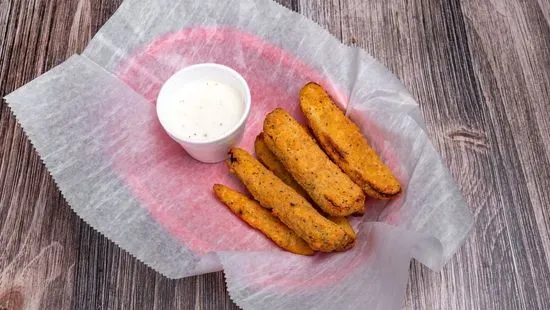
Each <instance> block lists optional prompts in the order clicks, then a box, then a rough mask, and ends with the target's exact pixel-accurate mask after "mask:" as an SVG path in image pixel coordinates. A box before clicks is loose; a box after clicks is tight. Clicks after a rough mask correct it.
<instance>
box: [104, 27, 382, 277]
mask: <svg viewBox="0 0 550 310" xmlns="http://www.w3.org/2000/svg"><path fill="white" fill-rule="evenodd" d="M204 62H213V63H219V64H223V65H226V66H229V67H231V68H233V69H235V70H236V71H238V72H239V73H240V74H242V75H243V77H244V78H245V79H246V81H247V82H248V84H249V86H250V90H251V94H252V107H251V112H250V117H249V121H248V123H247V128H246V132H245V135H244V138H243V140H242V141H241V143H240V145H239V146H240V147H242V148H244V149H246V150H248V151H250V152H251V153H252V152H253V142H254V139H255V137H256V135H257V134H258V133H260V131H261V128H262V123H263V119H264V117H265V115H266V114H267V113H268V112H270V111H271V110H273V109H274V108H276V107H283V108H284V109H286V110H287V111H289V112H290V113H291V114H292V115H294V116H295V117H296V118H297V119H298V120H299V121H302V122H303V116H302V115H301V112H300V109H299V105H298V101H299V99H298V93H299V90H300V88H301V87H302V86H303V85H304V84H305V83H307V82H309V81H315V82H317V83H320V84H322V85H323V86H324V87H325V88H327V89H328V91H329V92H330V93H331V95H332V96H333V97H334V98H337V99H338V101H340V102H347V98H346V96H345V94H343V92H341V91H337V90H336V88H335V87H334V85H333V84H332V82H331V81H329V80H327V79H326V77H324V76H323V75H322V74H321V73H319V72H318V71H317V70H316V69H314V68H312V67H311V66H309V65H307V64H306V63H305V62H304V61H302V60H300V59H298V58H297V57H295V56H294V55H291V54H289V53H288V52H286V51H285V50H283V49H281V48H279V47H277V46H275V45H273V44H271V43H268V42H267V41H265V40H263V39H261V38H259V37H256V36H253V35H250V34H248V33H243V32H241V31H238V30H235V29H230V28H208V27H206V28H191V29H186V30H182V31H179V32H176V33H171V34H167V35H164V36H163V37H161V38H159V39H157V40H155V41H153V42H152V43H151V44H149V45H148V46H146V47H145V48H144V49H142V50H140V51H138V52H137V53H136V54H134V55H133V57H131V58H130V59H129V60H127V61H126V62H125V63H123V64H122V66H120V68H119V70H118V72H117V76H118V77H119V78H120V79H121V80H122V81H123V82H125V83H126V84H127V85H128V86H130V87H131V88H132V89H133V90H134V91H136V92H137V93H139V94H140V95H142V96H143V97H145V98H146V99H147V100H148V101H150V102H151V103H154V102H155V100H156V97H157V95H158V93H159V91H160V88H161V86H162V84H163V83H164V82H165V81H166V80H167V79H168V78H169V77H170V76H171V75H172V74H174V73H175V72H176V71H178V70H180V69H182V68H184V67H187V66H189V65H192V64H196V63H204ZM135 117H136V119H137V118H139V117H140V116H139V115H135ZM129 123H131V120H128V121H127V122H126V123H124V124H114V126H131V124H129ZM134 134H135V136H133V137H132V139H134V140H135V139H140V138H142V139H143V140H147V141H148V144H145V145H146V146H147V147H146V149H133V150H129V151H128V152H127V153H126V154H124V155H123V156H114V157H115V167H116V169H117V170H118V173H119V174H120V176H121V178H122V179H123V180H124V182H125V183H126V184H127V185H128V187H129V188H130V189H131V190H132V192H133V193H134V194H135V195H136V196H137V197H138V199H140V201H142V202H143V205H144V206H146V207H147V208H148V211H149V213H150V214H151V216H152V217H153V218H154V219H155V220H156V221H157V222H158V223H160V224H161V225H162V226H163V227H164V228H165V229H166V230H167V231H168V232H169V233H170V234H171V235H172V236H173V237H175V238H177V239H178V240H180V241H182V242H183V243H184V244H185V245H186V246H187V247H189V248H190V249H191V250H192V251H193V252H194V253H196V254H198V255H203V254H207V253H209V252H214V251H215V252H222V251H241V252H246V251H249V252H254V251H281V250H280V249H278V248H277V247H276V246H275V245H274V244H272V243H271V242H270V241H269V240H267V239H266V238H265V237H264V236H263V235H261V234H259V233H257V232H255V231H254V230H253V229H251V228H250V227H248V226H247V225H246V224H245V223H243V222H242V221H240V220H239V219H238V218H237V217H235V216H234V215H233V214H232V213H231V212H230V211H228V210H227V209H226V208H225V207H224V206H223V205H222V204H221V203H219V202H218V201H217V200H216V198H215V197H214V195H213V193H212V185H213V184H215V183H222V184H226V185H228V186H230V187H232V188H235V189H238V190H241V191H243V192H244V188H243V187H242V185H241V184H240V183H239V182H238V181H237V180H236V178H235V177H233V176H231V175H230V174H229V171H228V169H227V167H226V166H225V164H224V163H219V164H203V163H200V162H198V161H196V160H194V159H192V158H191V157H189V156H188V155H187V154H185V152H184V151H183V149H182V148H181V147H180V146H179V145H178V144H177V143H175V142H173V141H172V140H171V139H170V138H169V137H168V136H167V135H166V133H165V132H164V130H163V129H162V127H161V125H160V124H159V123H158V121H152V122H151V123H150V124H148V126H147V127H146V128H135V129H134V130H133V131H132V135H134ZM375 134H376V133H375ZM374 136H376V135H374ZM111 148H112V152H120V151H119V150H118V149H117V144H116V143H113V144H112V146H111ZM136 148H137V147H136ZM117 154H118V153H117ZM392 160H393V158H392ZM137 166H139V167H147V169H136V167H137ZM167 180H168V181H167ZM363 254H365V253H363ZM364 259H365V257H364V255H359V256H356V257H355V258H351V259H350V261H349V262H348V263H349V264H348V269H353V268H354V266H356V265H357V264H359V263H360V262H361V261H363V260H364ZM344 275H345V273H343V274H342V276H344ZM333 276H334V275H331V276H329V275H326V277H325V278H326V279H331V280H333V279H332V277H333ZM304 281H305V280H304ZM296 283H301V282H300V281H299V280H297V282H295V284H296Z"/></svg>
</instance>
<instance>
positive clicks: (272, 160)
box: [254, 132, 356, 245]
mask: <svg viewBox="0 0 550 310" xmlns="http://www.w3.org/2000/svg"><path fill="white" fill-rule="evenodd" d="M254 149H255V151H256V157H258V160H259V161H260V162H261V163H262V164H264V166H266V167H267V169H269V170H271V172H273V173H274V174H275V175H276V176H277V177H278V178H279V179H281V180H282V181H283V182H285V183H286V185H288V186H290V187H292V188H293V189H294V190H295V191H296V192H297V193H298V194H300V195H301V196H302V197H304V198H306V199H308V197H309V196H308V195H307V193H306V191H305V190H304V189H303V188H302V187H301V186H300V184H298V182H296V180H294V178H293V177H292V176H291V175H290V173H288V171H286V169H285V167H284V166H283V164H281V162H280V161H279V159H277V157H276V156H275V154H273V153H272V152H271V150H270V149H269V148H268V147H267V145H266V144H265V141H264V137H263V132H262V133H260V134H259V135H258V136H257V137H256V141H255V142H254ZM308 201H310V200H309V199H308ZM310 202H311V201H310ZM313 207H315V205H314V206H313ZM316 209H317V208H316ZM354 215H355V214H354ZM328 219H329V220H330V221H332V222H334V223H335V224H337V225H338V226H340V227H342V228H344V230H345V231H346V232H347V233H348V234H349V235H350V236H352V237H353V239H355V237H356V236H355V232H354V231H353V228H352V227H351V225H350V223H349V222H348V219H347V218H345V217H343V216H342V217H338V216H329V217H328ZM350 245H351V244H350Z"/></svg>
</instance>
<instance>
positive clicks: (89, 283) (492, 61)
mask: <svg viewBox="0 0 550 310" xmlns="http://www.w3.org/2000/svg"><path fill="white" fill-rule="evenodd" d="M120 2H121V0H0V95H2V96H3V95H5V94H8V93H10V92H11V91H13V90H15V89H16V88H18V87H20V86H21V85H23V84H25V83H27V82H29V81H30V80H32V79H34V78H35V77H37V76H39V75H41V74H42V73H44V72H46V71H47V70H49V69H50V68H52V67H53V66H55V65H57V64H59V63H61V62H63V61H64V60H65V59H66V58H67V57H69V56H70V55H72V54H73V53H77V52H81V51H82V50H83V48H84V47H85V46H86V44H87V42H88V41H89V40H90V39H91V38H92V36H93V35H94V33H95V32H96V31H97V30H98V29H99V28H100V27H101V26H102V25H103V23H105V21H107V19H108V18H109V17H110V16H111V15H112V14H113V12H114V11H115V10H116V9H117V7H118V6H119V4H120ZM280 2H281V3H282V4H283V5H285V6H287V7H288V8H290V9H292V10H295V11H298V12H300V13H301V14H304V15H306V16H308V17H310V18H311V19H313V20H315V21H316V22H318V23H319V24H321V25H322V26H324V27H326V28H327V29H328V30H329V31H330V32H331V33H332V34H334V35H335V36H336V37H338V38H340V39H341V40H342V41H343V42H345V43H347V44H350V45H355V46H360V47H362V48H364V49H365V50H367V51H368V52H369V53H371V54H372V55H373V56H375V57H376V58H378V59H379V60H380V61H381V62H383V63H384V64H385V65H386V66H387V67H389V68H390V69H391V70H392V71H393V72H394V73H395V74H396V75H397V76H399V77H400V78H401V79H402V80H403V82H404V83H405V85H406V86H407V88H408V89H409V90H410V91H411V93H412V94H413V95H414V96H415V98H417V99H418V102H419V103H420V105H421V107H422V112H423V114H424V117H425V119H426V123H427V125H428V130H429V134H430V137H431V138H432V141H433V143H434V144H435V146H436V148H437V149H438V150H439V151H440V153H441V155H442V156H443V158H444V161H445V162H446V164H447V165H448V166H449V167H450V170H451V173H452V175H453V176H454V178H455V179H456V181H457V182H458V184H459V186H460V188H461V190H462V192H463V194H464V196H465V197H466V199H467V201H468V203H469V205H470V206H471V209H472V210H473V212H474V214H475V217H476V227H475V230H474V231H473V233H472V235H471V237H470V238H469V240H468V241H467V242H466V244H465V245H464V246H463V247H462V248H461V249H460V251H459V252H458V253H457V255H456V256H455V257H454V258H453V259H452V260H451V261H450V262H449V263H448V264H447V265H446V267H445V268H444V270H443V271H442V272H440V273H435V272H432V271H430V270H429V269H427V268H425V267H423V266H421V265H419V264H418V263H416V262H412V263H411V273H410V278H409V285H408V288H407V293H406V299H405V300H404V304H403V307H404V308H412V309H550V264H549V263H550V237H549V236H550V194H549V192H550V191H549V189H550V101H549V99H550V27H549V21H550V2H549V1H548V0H538V1H537V0H523V1H517V0H387V1H382V0H330V1H323V0H286V1H280ZM0 232H1V235H0V309H21V308H24V309H38V308H40V309H65V308H82V309H106V308H139V309H153V308H156V309H170V308H178V309H233V308H236V306H235V305H234V304H233V303H232V302H231V300H230V298H229V297H228V295H227V293H226V291H225V284H224V280H223V274H222V273H221V272H218V273H213V274H207V275H202V276H197V277H191V278H185V279H180V280H168V279H166V278H164V277H162V276H161V275H159V274H158V273H156V272H155V271H153V270H151V269H149V268H148V267H146V266H145V265H143V264H142V263H140V262H138V261H137V260H135V259H133V258H132V257H131V256H130V255H129V254H127V253H126V252H125V251H123V250H121V249H120V248H118V247H117V246H116V245H114V244H113V243H112V242H110V241H109V240H107V239H106V238H105V237H103V236H102V235H100V234H98V233H97V232H96V231H94V230H93V228H91V227H90V226H88V225H87V224H85V223H83V222H82V221H81V220H80V219H79V218H78V217H77V216H76V215H75V214H74V213H73V212H72V211H71V209H70V207H69V205H68V204H67V202H66V201H65V200H64V199H63V198H62V197H61V195H60V192H59V190H58V189H57V187H56V185H55V184H54V183H53V181H52V178H51V177H50V176H49V174H48V172H47V170H46V169H45V168H44V166H43V165H42V164H41V162H40V158H39V156H38V155H37V153H36V152H35V151H34V150H33V148H32V146H31V144H30V142H29V140H28V139H27V137H26V136H25V134H24V133H23V131H22V129H21V127H20V126H19V125H18V124H17V122H16V120H15V118H14V116H13V114H12V113H11V112H10V109H9V108H8V107H7V106H6V104H5V103H2V106H1V110H0ZM366 308H367V307H366Z"/></svg>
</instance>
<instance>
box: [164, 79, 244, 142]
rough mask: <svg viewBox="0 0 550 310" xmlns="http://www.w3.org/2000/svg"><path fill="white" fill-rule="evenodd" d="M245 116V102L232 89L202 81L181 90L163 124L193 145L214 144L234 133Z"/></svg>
mask: <svg viewBox="0 0 550 310" xmlns="http://www.w3.org/2000/svg"><path fill="white" fill-rule="evenodd" d="M243 113H244V101H243V98H242V96H241V95H240V93H239V92H238V91H237V90H235V89H233V88H232V87H230V86H228V85H226V84H223V83H219V82H216V81H212V80H199V81H194V82H191V83H188V84H185V85H183V86H182V87H181V89H180V91H179V92H178V93H177V94H175V95H174V97H173V98H172V103H171V104H167V105H166V109H165V110H164V112H163V114H164V115H163V120H164V122H165V124H166V125H167V126H169V127H170V129H171V131H173V133H174V134H175V135H177V136H178V137H181V138H183V139H185V140H187V141H191V142H204V141H212V140H216V139H218V138H221V137H222V136H223V135H225V134H227V133H228V132H229V131H230V130H231V129H233V128H234V127H235V126H236V125H237V123H238V122H239V120H240V119H241V117H242V115H243Z"/></svg>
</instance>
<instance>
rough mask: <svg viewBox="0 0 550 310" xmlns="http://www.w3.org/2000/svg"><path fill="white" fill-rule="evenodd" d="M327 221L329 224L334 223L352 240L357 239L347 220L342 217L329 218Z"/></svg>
mask: <svg viewBox="0 0 550 310" xmlns="http://www.w3.org/2000/svg"><path fill="white" fill-rule="evenodd" d="M328 219H329V220H330V221H331V222H333V223H335V224H336V225H338V226H340V227H342V228H343V229H344V230H345V231H346V233H347V234H348V235H349V236H350V237H352V238H353V240H355V239H356V238H357V235H356V234H355V230H353V227H351V224H350V223H349V221H348V219H347V218H345V217H343V216H329V217H328ZM351 246H353V245H351ZM351 246H350V247H351ZM345 250H347V249H345Z"/></svg>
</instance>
